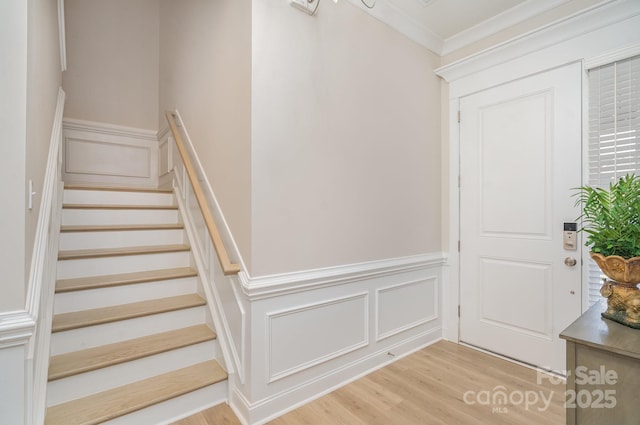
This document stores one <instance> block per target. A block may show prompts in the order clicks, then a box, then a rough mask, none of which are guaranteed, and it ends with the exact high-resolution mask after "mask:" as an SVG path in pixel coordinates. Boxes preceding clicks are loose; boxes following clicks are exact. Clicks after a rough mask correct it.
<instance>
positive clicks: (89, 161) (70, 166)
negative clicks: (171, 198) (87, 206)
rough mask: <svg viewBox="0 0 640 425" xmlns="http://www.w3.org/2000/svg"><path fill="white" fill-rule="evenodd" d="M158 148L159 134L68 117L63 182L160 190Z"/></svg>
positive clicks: (65, 133)
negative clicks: (158, 187) (155, 188)
mask: <svg viewBox="0 0 640 425" xmlns="http://www.w3.org/2000/svg"><path fill="white" fill-rule="evenodd" d="M158 149H159V147H158V138H157V133H156V131H152V130H144V129H137V128H131V127H122V126H116V125H111V124H104V123H96V122H90V121H81V120H76V119H71V118H65V119H64V146H63V152H64V154H63V158H64V159H63V160H64V167H63V179H64V181H65V183H71V184H98V185H114V186H127V187H157V186H158V164H159V163H158Z"/></svg>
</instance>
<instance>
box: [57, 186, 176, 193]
mask: <svg viewBox="0 0 640 425" xmlns="http://www.w3.org/2000/svg"><path fill="white" fill-rule="evenodd" d="M64 188H65V190H104V191H111V192H143V193H144V192H148V193H173V189H164V188H154V187H149V188H147V187H124V186H89V185H82V184H65V185H64Z"/></svg>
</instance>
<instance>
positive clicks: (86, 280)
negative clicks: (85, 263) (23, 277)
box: [56, 267, 198, 294]
mask: <svg viewBox="0 0 640 425" xmlns="http://www.w3.org/2000/svg"><path fill="white" fill-rule="evenodd" d="M197 275H198V272H197V271H196V270H195V269H193V268H191V267H176V268H173V269H161V270H150V271H144V272H134V273H121V274H112V275H104V276H89V277H79V278H74V279H60V280H58V281H57V282H56V293H57V294H58V293H63V292H72V291H82V290H86V289H97V288H108V287H112V286H122V285H129V284H135V283H145V282H154V281H158V280H171V279H181V278H185V277H193V276H197Z"/></svg>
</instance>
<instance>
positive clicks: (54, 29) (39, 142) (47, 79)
mask: <svg viewBox="0 0 640 425" xmlns="http://www.w3.org/2000/svg"><path fill="white" fill-rule="evenodd" d="M28 5H29V6H28V15H29V26H28V46H29V49H28V66H27V147H26V176H25V185H27V187H28V181H29V179H31V180H33V184H34V191H35V192H36V194H35V196H34V198H33V209H31V210H27V213H26V214H27V217H26V247H25V248H26V261H25V268H26V270H27V273H28V270H29V268H30V266H31V264H30V263H31V253H32V251H33V241H34V236H35V230H36V225H37V221H38V214H39V213H40V201H41V198H42V187H43V182H44V173H45V168H46V165H47V164H46V163H47V158H48V156H49V145H50V142H51V130H52V127H53V118H54V114H55V111H56V105H57V100H58V89H59V87H60V86H61V85H62V72H61V70H60V44H59V32H58V8H57V2H56V1H53V0H29V2H28Z"/></svg>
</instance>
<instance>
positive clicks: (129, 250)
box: [58, 244, 190, 260]
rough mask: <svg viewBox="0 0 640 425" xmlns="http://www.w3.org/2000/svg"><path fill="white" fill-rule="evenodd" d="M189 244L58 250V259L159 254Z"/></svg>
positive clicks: (185, 247)
mask: <svg viewBox="0 0 640 425" xmlns="http://www.w3.org/2000/svg"><path fill="white" fill-rule="evenodd" d="M189 249H190V247H189V245H184V244H172V245H153V246H131V247H118V248H100V249H78V250H68V251H59V252H58V260H77V259H81V258H98V257H119V256H123V255H142V254H161V253H165V252H180V251H189Z"/></svg>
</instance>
